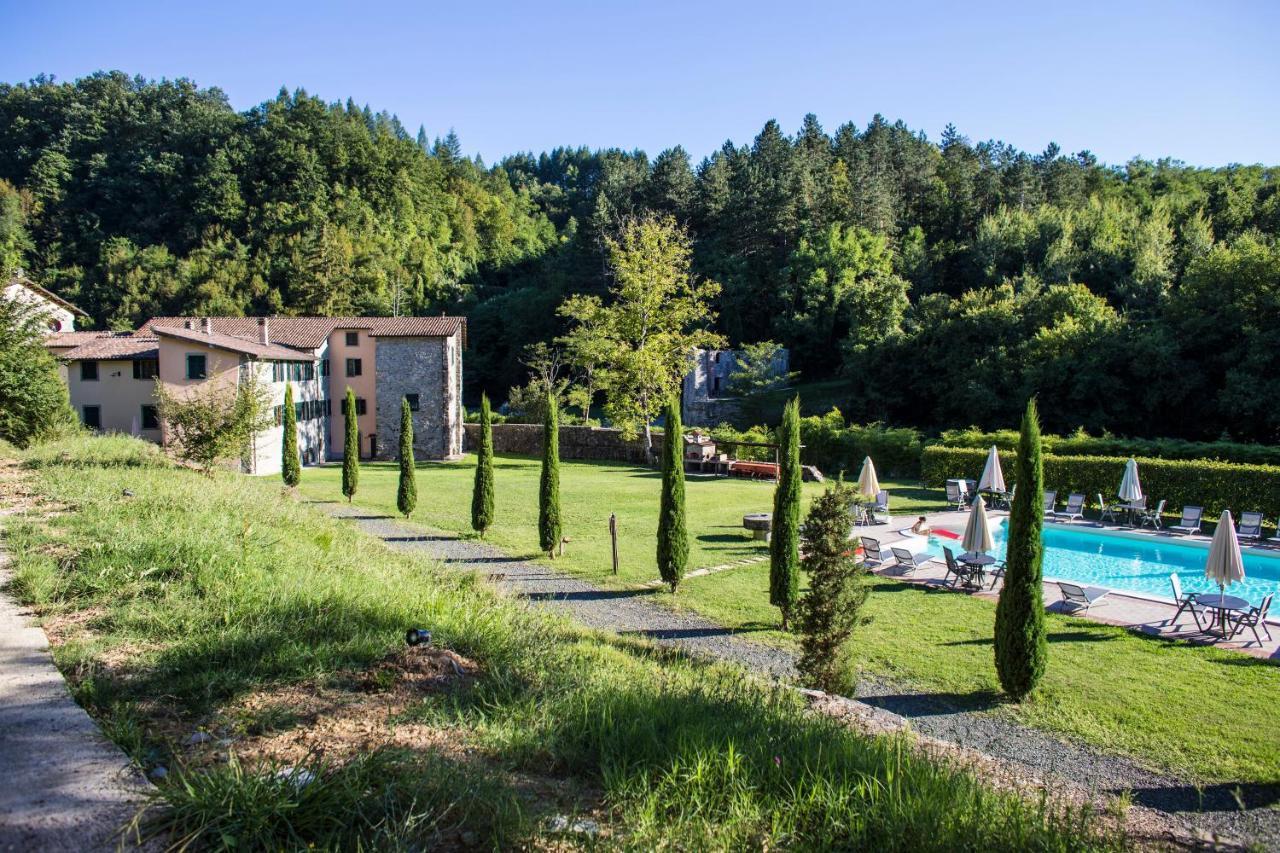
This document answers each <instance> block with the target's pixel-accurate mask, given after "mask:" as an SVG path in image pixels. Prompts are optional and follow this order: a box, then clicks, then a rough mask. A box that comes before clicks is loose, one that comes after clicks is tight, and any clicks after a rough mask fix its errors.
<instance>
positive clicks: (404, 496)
mask: <svg viewBox="0 0 1280 853" xmlns="http://www.w3.org/2000/svg"><path fill="white" fill-rule="evenodd" d="M417 505H418V480H417V470H416V468H415V467H414V464H413V412H411V411H410V410H409V400H408V399H407V398H402V399H401V400H400V488H399V489H397V490H396V508H397V509H398V510H400V514H401V515H403V516H404V517H405V518H408V517H409V515H410V514H411V513H412V512H413V508H414V507H415V506H417Z"/></svg>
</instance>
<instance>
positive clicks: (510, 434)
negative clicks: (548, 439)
mask: <svg viewBox="0 0 1280 853" xmlns="http://www.w3.org/2000/svg"><path fill="white" fill-rule="evenodd" d="M463 428H464V430H465V431H466V449H467V450H469V451H473V452H474V450H475V447H476V442H477V441H479V438H480V425H479V424H465V425H464V427H463ZM493 450H494V452H495V453H515V454H521V455H524V456H537V455H539V454H541V453H542V425H541V424H494V425H493ZM653 450H654V452H655V453H661V452H662V435H661V433H654V435H653ZM560 458H561V459H605V460H613V461H617V462H634V463H636V464H639V465H643V464H645V461H646V460H645V454H644V437H643V436H641V437H639V438H637V439H635V440H633V441H628V440H626V439H624V438H623V437H622V433H621V432H619V431H618V430H616V429H606V428H603V427H585V426H562V427H560Z"/></svg>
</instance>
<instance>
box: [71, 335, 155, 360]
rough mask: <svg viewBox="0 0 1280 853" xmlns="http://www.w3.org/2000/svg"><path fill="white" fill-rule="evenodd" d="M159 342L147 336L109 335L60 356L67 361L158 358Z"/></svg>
mask: <svg viewBox="0 0 1280 853" xmlns="http://www.w3.org/2000/svg"><path fill="white" fill-rule="evenodd" d="M158 343H159V342H158V341H157V340H156V339H155V338H154V337H150V336H147V335H111V336H108V337H100V338H98V339H97V340H92V341H89V342H88V343H85V344H81V345H80V346H78V347H76V348H75V349H72V350H70V351H68V352H65V353H63V354H62V358H64V359H66V360H67V361H114V360H121V361H128V360H133V359H138V358H159V355H160V350H159V347H158V346H157V344H158Z"/></svg>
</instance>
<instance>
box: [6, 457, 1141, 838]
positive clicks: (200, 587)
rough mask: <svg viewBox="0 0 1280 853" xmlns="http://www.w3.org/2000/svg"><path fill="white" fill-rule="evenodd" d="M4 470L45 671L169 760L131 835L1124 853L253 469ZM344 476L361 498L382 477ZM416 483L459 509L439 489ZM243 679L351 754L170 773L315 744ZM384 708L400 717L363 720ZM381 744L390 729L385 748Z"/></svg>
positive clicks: (51, 463) (34, 465)
mask: <svg viewBox="0 0 1280 853" xmlns="http://www.w3.org/2000/svg"><path fill="white" fill-rule="evenodd" d="M0 454H5V455H10V454H12V451H11V450H10V451H9V452H8V453H7V454H6V452H5V449H4V448H3V447H2V446H0ZM22 460H23V462H24V463H25V466H26V468H25V472H26V475H27V476H28V477H29V478H30V480H31V485H32V487H33V488H34V490H35V492H36V493H37V494H39V495H41V496H43V497H44V498H46V499H47V500H48V503H47V504H46V505H45V506H42V507H35V508H34V510H33V511H32V512H30V513H29V514H25V515H16V516H12V517H9V518H6V519H5V521H4V526H5V532H6V538H7V545H8V547H9V548H10V549H11V551H12V552H13V556H14V570H15V579H14V581H13V583H12V585H11V591H12V592H13V593H15V594H17V595H18V596H20V597H21V598H22V599H23V600H24V601H25V602H27V603H28V604H29V605H31V606H32V607H33V608H34V609H35V610H36V612H37V613H38V614H39V615H40V616H41V617H42V618H43V619H45V620H46V625H47V626H57V627H56V628H53V629H52V636H53V639H54V642H53V646H54V656H55V660H56V661H57V663H58V665H59V666H60V668H61V669H62V671H63V672H64V673H65V674H66V675H67V677H68V679H69V681H70V682H71V685H72V690H73V692H74V695H75V696H76V698H77V700H78V701H80V702H81V703H82V704H83V705H84V706H85V707H86V708H87V709H88V710H89V711H90V713H92V714H93V715H94V716H95V718H96V719H97V720H98V721H99V722H100V723H101V724H102V726H103V728H104V731H106V732H107V734H108V735H109V736H110V737H112V738H113V739H114V740H116V742H118V743H120V744H121V745H122V746H123V747H124V748H125V749H126V750H127V751H128V752H129V753H130V755H132V756H133V757H134V758H135V759H137V760H138V761H139V763H140V764H142V766H143V767H144V768H146V769H150V768H151V767H154V766H155V765H156V764H163V765H165V766H167V767H168V770H169V774H168V777H167V778H166V779H164V780H161V781H160V782H159V784H158V789H157V795H156V796H157V798H158V801H157V802H156V804H155V806H154V807H153V808H152V810H151V811H150V812H149V814H151V815H153V816H154V817H155V818H156V819H157V820H158V822H157V823H149V824H147V825H148V826H150V827H152V828H156V829H163V830H168V831H170V832H172V835H171V837H170V840H175V841H176V843H181V844H182V845H189V846H190V848H191V849H232V848H234V849H245V850H307V849H342V850H348V849H366V850H370V849H377V850H383V849H386V850H406V849H462V848H466V849H482V848H487V849H577V848H579V847H587V848H591V849H595V848H596V847H597V846H599V847H600V848H602V849H611V848H614V847H617V848H620V849H643V850H649V849H697V850H704V849H705V850H742V849H766V848H767V849H775V848H787V849H798V850H819V849H822V850H827V849H842V850H852V849H876V850H886V851H893V850H904V851H905V850H939V851H942V850H957V849H972V850H979V849H981V850H1014V849H1017V850H1044V851H1072V850H1087V849H1114V850H1118V849H1122V848H1123V847H1125V845H1126V839H1125V838H1124V836H1123V835H1122V834H1120V833H1117V832H1114V831H1109V830H1108V829H1107V827H1106V824H1105V822H1102V821H1099V820H1098V819H1096V818H1094V817H1091V816H1090V815H1088V814H1087V813H1085V814H1081V813H1079V812H1063V811H1062V810H1060V809H1058V808H1056V807H1052V808H1046V807H1045V804H1044V803H1042V802H1040V801H1039V800H1038V799H1037V798H1035V797H1031V798H1029V799H1028V800H1022V799H1019V798H1018V797H1016V796H1015V795H1014V794H1012V793H1009V792H1000V791H996V790H993V789H991V788H989V787H986V786H984V785H983V784H982V783H980V782H979V781H977V780H976V779H974V778H973V777H972V776H970V775H967V774H965V773H962V772H959V771H956V770H954V769H951V768H948V767H946V766H942V765H939V764H936V763H933V762H931V761H929V760H926V759H924V758H922V757H920V756H919V755H917V754H916V753H915V752H914V751H913V750H912V749H911V748H910V746H909V743H908V742H907V741H906V740H904V739H901V738H867V737H863V736H860V735H857V734H855V733H854V732H852V731H851V730H849V729H848V728H845V727H843V726H842V725H841V724H839V723H837V722H835V721H833V720H830V719H828V718H823V717H819V716H816V715H814V714H812V713H809V712H808V711H807V710H806V708H805V706H804V704H803V702H802V701H801V700H800V698H799V697H798V696H796V695H795V694H794V693H792V692H790V691H778V690H773V689H770V688H768V687H767V686H765V685H762V684H761V683H760V682H757V681H755V680H753V679H747V678H743V674H742V672H741V670H739V669H736V668H734V667H729V666H717V665H704V664H699V663H695V662H690V661H688V660H686V659H685V658H683V657H681V656H679V655H674V654H670V653H667V652H664V651H662V650H658V649H655V648H654V647H652V646H651V645H648V644H645V643H640V642H637V641H632V640H627V639H623V638H618V637H613V636H609V635H602V634H595V633H590V632H585V631H582V630H580V629H577V628H575V627H573V626H571V625H569V624H567V623H566V622H565V621H563V620H558V619H553V618H550V617H548V616H546V615H544V614H541V613H537V612H533V611H530V610H528V609H527V608H524V607H522V606H519V605H517V604H514V603H512V602H509V601H507V600H505V599H503V598H501V597H499V596H497V595H495V594H494V592H493V590H492V589H491V588H489V587H488V586H487V585H485V584H482V583H477V582H476V581H475V579H474V577H473V576H470V575H463V574H460V573H458V572H449V571H443V570H441V569H440V567H439V566H438V565H437V564H435V563H433V562H431V561H427V560H422V559H419V558H416V557H414V556H412V555H408V554H403V553H399V552H394V551H392V550H390V549H388V548H385V547H382V546H381V545H380V544H378V543H376V542H375V541H373V540H371V539H369V538H368V537H365V536H363V535H361V534H360V533H358V532H357V531H356V530H355V529H354V528H353V526H352V525H351V524H349V523H346V522H341V521H338V520H335V519H332V518H329V517H327V516H325V515H323V514H322V513H320V512H318V511H316V510H315V509H314V508H312V507H309V506H307V505H306V504H304V503H301V502H298V501H294V500H290V499H288V498H287V497H285V496H283V495H282V493H281V490H280V488H279V486H278V483H277V482H276V481H273V480H267V479H250V478H246V477H243V476H241V475H237V474H231V473H227V472H216V473H215V475H214V476H212V477H204V476H202V475H200V474H198V473H196V472H194V471H191V470H188V469H184V468H176V467H174V466H172V465H170V464H169V463H168V462H167V461H166V460H165V459H164V458H163V457H162V456H161V455H160V453H159V451H158V450H157V449H156V448H154V447H152V446H149V445H147V444H145V443H144V442H141V441H137V440H134V439H128V438H123V437H113V438H78V439H71V440H68V441H64V442H60V443H57V444H53V445H50V446H46V447H42V448H38V449H36V450H35V451H31V452H27V453H24V454H22ZM9 470H12V469H9ZM5 473H6V474H7V473H8V471H6V472H5ZM365 473H366V475H367V482H368V485H370V486H372V485H373V484H374V483H375V482H376V480H377V479H378V477H379V476H380V475H381V474H380V472H378V471H377V470H376V469H369V470H366V472H365ZM432 473H436V472H432ZM307 474H311V475H312V477H311V479H312V480H313V481H315V480H318V477H317V476H315V472H307ZM304 476H305V475H304ZM441 479H442V480H444V479H445V477H442V478H441ZM455 479H456V478H455ZM424 480H425V477H424ZM424 485H425V483H424ZM369 491H370V492H373V491H374V490H373V489H372V488H370V489H369ZM422 493H423V496H424V499H425V500H424V502H431V503H435V504H444V503H447V502H451V501H453V500H454V499H455V498H456V497H457V496H456V495H454V494H452V493H450V492H449V491H448V490H447V489H446V488H444V486H443V483H441V484H436V486H435V487H434V488H424V489H423V490H422ZM407 625H426V626H429V627H430V628H431V629H432V630H433V632H434V638H433V641H432V643H433V647H435V648H436V649H449V650H453V651H456V652H457V653H459V654H461V655H464V656H466V657H467V658H469V659H470V660H471V661H474V662H475V665H476V667H475V670H474V676H473V678H471V679H467V680H461V679H460V680H456V681H453V682H449V683H448V684H446V685H445V686H432V684H435V683H436V682H437V681H438V679H433V680H432V681H430V682H409V683H408V686H406V684H405V683H404V682H403V681H402V674H403V673H405V672H407V670H402V669H401V668H399V667H398V666H396V665H394V662H395V661H398V660H401V659H402V658H401V657H400V655H403V654H405V653H404V652H403V651H402V650H403V649H404V640H403V632H404V629H405V626H407ZM389 661H390V662H393V663H392V665H391V668H386V667H387V664H388V662H389ZM413 684H417V685H419V687H416V688H414V687H412V685H413ZM290 690H292V692H289V691H290ZM260 691H267V692H268V695H269V696H277V695H285V696H294V697H297V696H299V695H301V696H302V697H304V698H302V699H298V698H295V699H293V700H292V701H293V702H295V703H301V702H305V701H306V700H307V699H309V698H310V697H312V696H313V695H315V694H316V693H317V692H320V691H323V692H325V695H327V696H332V695H335V694H341V695H342V697H344V698H343V702H354V703H358V707H359V708H360V709H361V711H362V713H361V715H360V716H359V717H358V722H359V724H360V725H359V729H358V740H357V741H356V743H362V744H367V743H370V742H372V743H373V744H374V746H373V747H367V746H361V747H360V748H358V749H356V750H355V751H353V752H347V753H343V752H341V751H334V752H320V753H317V752H309V753H308V754H307V755H306V756H305V757H303V758H300V759H299V758H289V759H288V760H287V761H285V760H283V759H278V763H275V764H271V763H268V764H258V763H257V762H255V761H254V760H253V759H252V756H251V755H250V756H249V757H248V758H245V759H243V760H228V761H226V762H222V761H219V760H217V758H216V757H215V758H211V759H210V760H209V761H208V762H206V763H200V762H198V761H197V762H196V763H194V764H189V763H188V760H189V759H190V758H191V757H192V756H193V755H195V753H193V752H192V751H191V750H189V749H188V748H187V746H186V745H185V744H186V743H187V739H188V735H189V733H190V732H191V731H193V730H194V729H196V728H197V727H207V728H208V729H210V730H212V731H215V732H218V736H219V737H221V736H223V734H224V733H225V734H227V735H228V736H230V737H231V738H232V739H231V741H230V742H229V743H228V744H226V745H220V746H219V747H218V749H217V752H218V753H219V754H220V755H222V756H227V755H234V754H236V753H237V751H238V750H240V749H241V748H242V746H243V744H244V743H245V739H246V738H250V739H251V738H253V737H255V736H257V735H255V732H256V733H259V734H260V733H262V732H264V731H266V732H269V733H271V734H272V736H275V735H276V734H279V735H280V736H281V737H283V738H285V739H286V740H287V739H288V738H291V737H295V736H297V737H301V738H304V739H305V740H306V742H307V743H316V744H317V746H318V747H321V748H323V747H326V746H328V745H329V744H328V743H327V742H326V741H325V740H324V737H325V734H324V733H325V732H329V731H332V730H331V729H326V728H325V727H324V726H323V725H322V723H324V721H325V719H326V715H327V714H328V712H327V711H324V710H321V711H320V712H319V714H320V718H319V719H318V720H316V721H315V722H314V723H313V722H312V721H310V720H308V719H305V718H304V717H302V716H300V715H299V714H295V713H292V711H293V707H292V706H290V705H285V706H280V705H279V704H275V705H270V706H256V705H249V706H246V705H244V704H242V700H245V699H246V698H249V697H251V696H253V695H255V694H256V693H258V692H260ZM277 691H284V692H283V693H282V694H281V693H278V692H277ZM395 691H400V692H395ZM406 691H407V692H406ZM401 695H409V696H411V697H412V698H409V699H406V700H404V701H405V702H406V703H407V704H406V705H405V706H404V707H403V708H401V709H400V710H397V711H395V712H394V713H393V712H392V710H391V709H390V707H389V706H383V705H382V701H383V699H382V697H383V696H388V697H391V696H401ZM386 701H388V702H390V701H391V699H390V698H388V699H387V700H386ZM334 707H335V708H337V709H338V710H339V711H340V710H341V708H342V707H344V706H343V705H342V704H338V705H335V706H334ZM246 708H247V709H248V712H249V713H250V715H251V716H249V717H247V718H246V717H245V716H244V714H245V713H246ZM255 708H257V709H259V710H256V711H255V710H253V709H255ZM237 721H239V722H237ZM233 723H235V725H234V726H232V727H231V728H228V726H229V725H231V724H233ZM414 727H417V728H414ZM340 730H341V729H340ZM391 732H394V733H395V734H396V735H397V736H399V735H401V734H403V733H406V732H408V733H410V734H408V735H406V740H404V741H392V742H391V744H390V745H388V742H387V740H386V738H387V737H388V736H389V735H388V733H391ZM313 736H315V737H318V738H320V740H319V741H318V742H316V741H312V740H310V738H312V737H313ZM282 763H283V764H284V765H285V766H289V767H293V768H302V769H305V770H307V771H308V772H311V773H313V774H314V781H311V782H309V783H307V784H298V783H297V782H296V781H295V780H296V778H297V776H296V774H295V773H293V772H292V771H290V772H289V773H285V772H282ZM579 808H581V809H584V810H586V811H587V812H588V813H589V814H590V815H591V817H592V818H593V819H596V820H598V821H599V822H600V823H601V824H603V826H604V830H605V832H604V834H603V835H602V836H601V837H600V838H599V839H584V838H582V837H573V836H570V837H568V838H566V837H564V836H563V835H557V833H556V831H555V829H554V828H553V827H551V826H549V821H548V818H550V817H551V816H552V815H554V814H564V813H569V814H574V813H575V812H576V811H577V810H578V809H579ZM1104 833H1105V834H1104ZM468 836H474V837H473V838H471V839H470V840H468Z"/></svg>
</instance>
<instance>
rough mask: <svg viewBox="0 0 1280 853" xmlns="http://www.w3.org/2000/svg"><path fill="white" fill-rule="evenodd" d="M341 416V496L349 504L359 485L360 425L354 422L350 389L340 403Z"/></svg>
mask: <svg viewBox="0 0 1280 853" xmlns="http://www.w3.org/2000/svg"><path fill="white" fill-rule="evenodd" d="M342 415H343V423H344V424H345V425H346V435H345V436H343V440H342V494H344V495H346V498H347V503H351V499H352V498H353V497H355V494H356V487H357V486H358V485H359V484H360V425H359V422H357V421H356V395H355V392H354V391H352V390H351V388H350V387H348V388H347V396H346V398H345V399H344V400H343V401H342Z"/></svg>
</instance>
